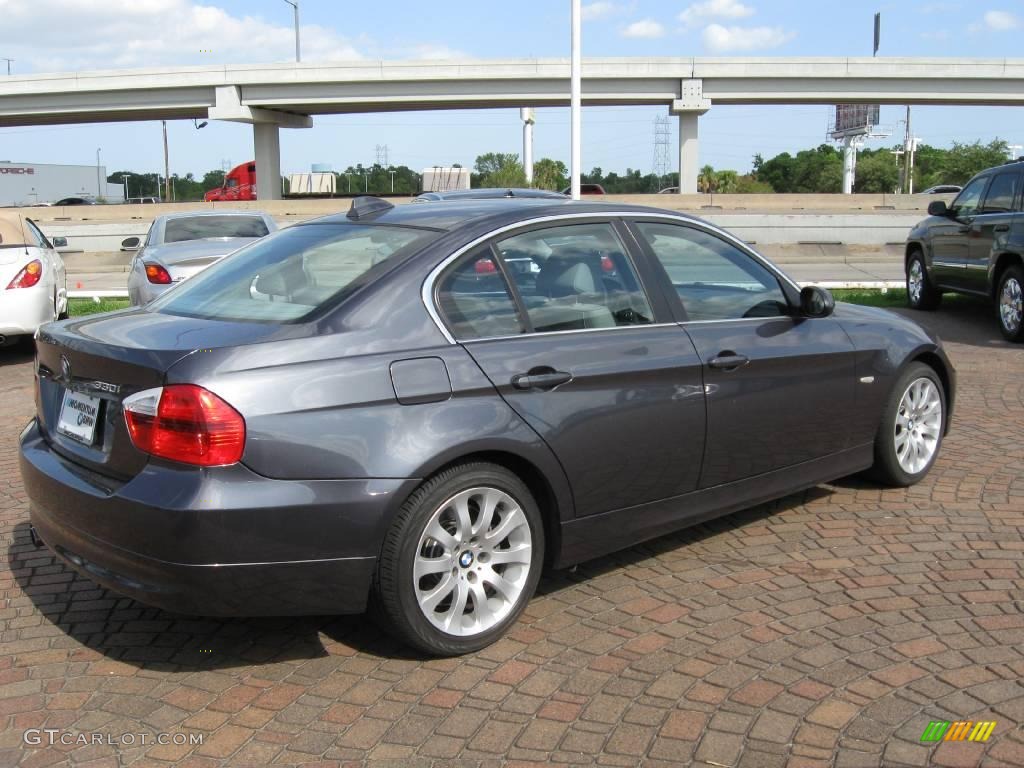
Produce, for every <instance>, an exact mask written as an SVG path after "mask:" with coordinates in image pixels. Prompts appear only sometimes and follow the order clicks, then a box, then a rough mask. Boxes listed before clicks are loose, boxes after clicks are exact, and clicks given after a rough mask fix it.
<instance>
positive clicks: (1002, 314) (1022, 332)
mask: <svg viewBox="0 0 1024 768" xmlns="http://www.w3.org/2000/svg"><path fill="white" fill-rule="evenodd" d="M1022 292H1024V268H1022V267H1021V266H1020V265H1018V264H1014V265H1012V266H1010V267H1007V268H1006V269H1005V270H1003V274H1001V275H1000V276H999V285H998V286H997V287H996V318H997V319H998V321H999V330H1000V331H1002V333H1003V338H1004V339H1006V340H1007V341H1013V342H1016V343H1018V344H1019V343H1021V342H1024V316H1022V312H1021V309H1022V307H1021V301H1022V300H1024V299H1022ZM1004 294H1007V295H1004ZM1004 301H1008V302H1011V304H1012V305H1013V308H1012V310H1010V309H1008V307H1006V306H1004ZM1014 321H1016V324H1014Z"/></svg>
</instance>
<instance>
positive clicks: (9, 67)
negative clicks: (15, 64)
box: [0, 56, 14, 77]
mask: <svg viewBox="0 0 1024 768" xmlns="http://www.w3.org/2000/svg"><path fill="white" fill-rule="evenodd" d="M0 59H2V60H3V61H6V62H7V76H8V77H10V76H11V62H12V61H14V59H8V58H7V57H6V56H0Z"/></svg>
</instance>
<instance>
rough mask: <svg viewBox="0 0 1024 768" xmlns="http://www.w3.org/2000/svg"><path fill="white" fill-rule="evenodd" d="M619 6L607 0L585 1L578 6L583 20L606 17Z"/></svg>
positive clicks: (616, 11)
mask: <svg viewBox="0 0 1024 768" xmlns="http://www.w3.org/2000/svg"><path fill="white" fill-rule="evenodd" d="M619 10H620V9H619V6H618V5H616V4H615V3H609V2H607V0H598V2H596V3H587V4H586V5H584V6H581V7H580V13H581V18H582V19H583V21H597V20H598V19H606V18H608V17H609V16H613V15H614V14H616V13H618V12H619Z"/></svg>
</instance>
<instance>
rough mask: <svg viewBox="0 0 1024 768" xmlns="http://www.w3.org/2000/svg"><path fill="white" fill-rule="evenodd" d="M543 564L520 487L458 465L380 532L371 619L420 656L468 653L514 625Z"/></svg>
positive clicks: (488, 468)
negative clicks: (382, 534)
mask: <svg viewBox="0 0 1024 768" xmlns="http://www.w3.org/2000/svg"><path fill="white" fill-rule="evenodd" d="M543 561H544V530H543V525H542V522H541V516H540V511H539V509H538V508H537V504H536V502H535V501H534V499H533V496H532V494H531V493H530V491H529V489H528V488H527V487H526V485H525V484H524V483H523V482H522V481H521V480H520V479H519V478H518V477H516V476H515V475H514V474H513V473H511V472H509V471H508V470H507V469H505V468H504V467H500V466H497V465H494V464H487V463H477V462H474V463H467V464H461V465H457V466H455V467H452V468H450V469H448V470H445V471H444V472H441V473H440V474H438V475H436V476H434V477H433V478H431V479H430V480H428V481H427V482H426V483H424V484H423V485H422V486H420V488H419V489H418V490H417V491H416V492H415V493H414V494H413V495H412V496H411V497H410V498H409V500H408V501H406V503H405V504H404V505H403V507H402V510H401V511H400V512H399V514H398V517H397V518H396V520H395V522H394V523H393V524H392V526H391V529H390V530H389V531H388V534H387V536H386V537H385V540H384V546H383V548H382V552H381V558H380V562H379V563H378V566H377V576H376V581H375V593H376V594H375V598H376V608H377V614H378V616H379V617H380V618H381V619H382V620H383V623H384V624H385V625H386V627H387V628H389V629H392V630H394V631H396V632H397V633H398V635H400V636H401V637H402V639H404V640H405V641H406V642H408V643H409V644H410V645H412V646H415V647H416V648H419V649H420V650H422V651H426V652H427V653H431V654H434V655H438V656H453V655H458V654H463V653H470V652H472V651H477V650H480V649H481V648H484V647H486V646H488V645H490V644H491V643H493V642H494V641H495V640H497V639H498V638H499V637H501V636H502V635H503V634H504V633H505V632H506V630H507V629H508V628H509V627H510V626H511V625H512V624H513V623H514V622H515V621H516V619H517V618H519V615H520V614H521V613H522V611H523V609H524V608H525V607H526V604H527V602H529V600H530V597H531V596H532V595H533V592H534V590H535V589H536V588H537V582H538V581H539V580H540V573H541V568H542V565H543Z"/></svg>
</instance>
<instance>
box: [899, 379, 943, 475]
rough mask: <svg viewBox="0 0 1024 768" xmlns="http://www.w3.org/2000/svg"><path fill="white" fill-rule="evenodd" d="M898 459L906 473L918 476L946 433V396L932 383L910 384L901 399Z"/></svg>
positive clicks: (919, 382)
mask: <svg viewBox="0 0 1024 768" xmlns="http://www.w3.org/2000/svg"><path fill="white" fill-rule="evenodd" d="M894 429H895V441H894V443H895V448H896V459H897V461H898V462H899V464H900V467H901V468H902V469H903V471H904V472H906V473H908V474H911V475H916V474H917V473H919V472H921V471H922V470H923V469H924V468H925V467H927V466H928V463H929V462H930V461H931V460H932V457H934V456H935V451H936V450H937V449H938V447H939V438H940V436H941V432H942V396H941V395H940V394H939V388H938V387H937V386H936V385H935V382H933V381H932V380H931V379H929V378H926V377H923V376H922V377H921V378H918V379H914V381H912V382H910V386H908V387H907V389H906V391H905V392H904V393H903V397H902V398H901V399H900V407H899V410H898V411H897V413H896V424H895V427H894Z"/></svg>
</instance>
